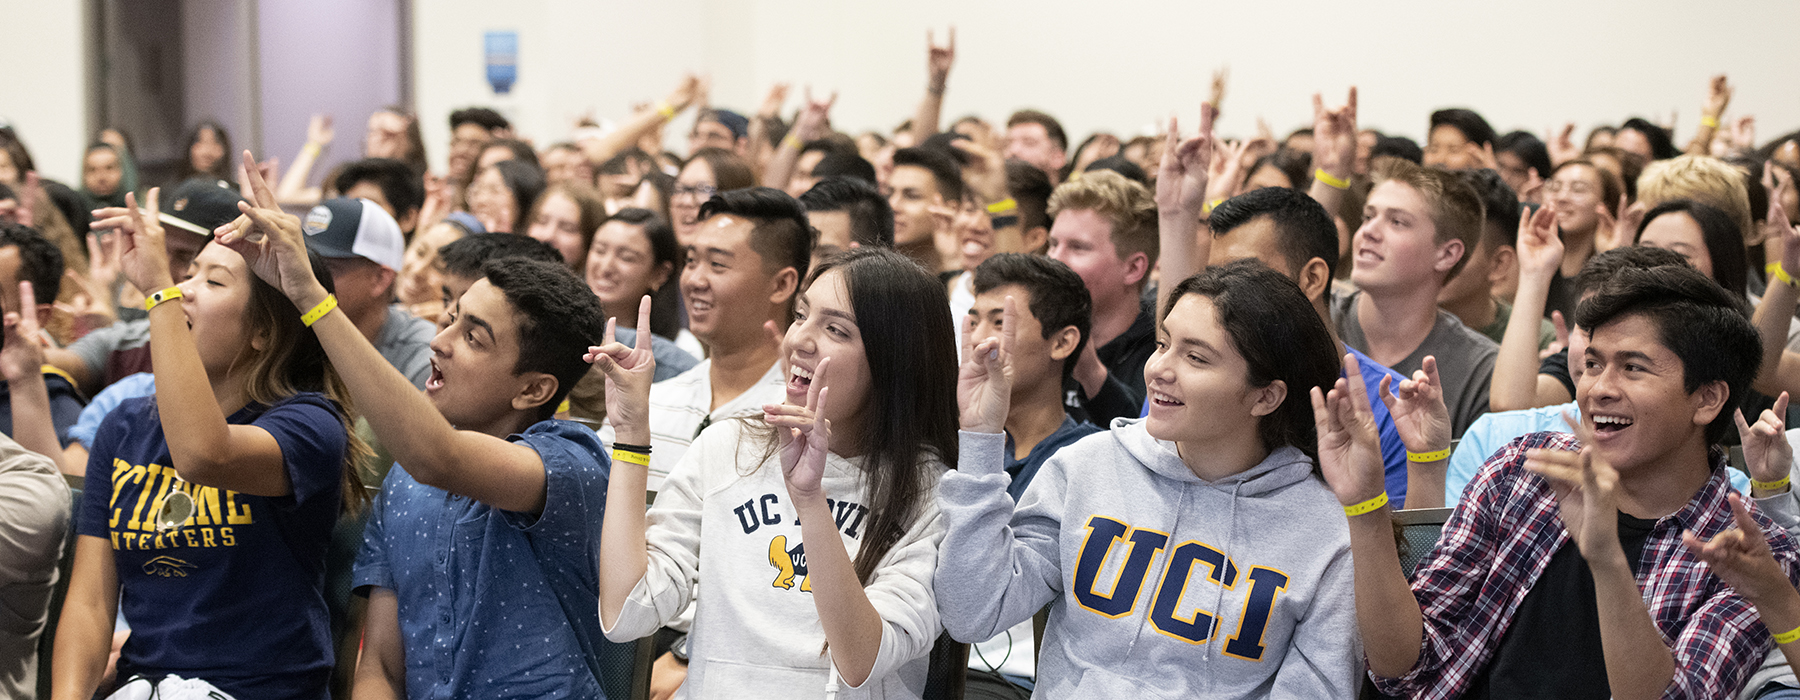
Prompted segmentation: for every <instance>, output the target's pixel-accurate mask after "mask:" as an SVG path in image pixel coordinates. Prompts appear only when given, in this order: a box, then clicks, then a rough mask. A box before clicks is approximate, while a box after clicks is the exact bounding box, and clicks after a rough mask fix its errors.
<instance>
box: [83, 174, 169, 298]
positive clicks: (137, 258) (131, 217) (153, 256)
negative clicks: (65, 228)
mask: <svg viewBox="0 0 1800 700" xmlns="http://www.w3.org/2000/svg"><path fill="white" fill-rule="evenodd" d="M161 196H162V190H161V188H157V187H152V188H150V191H149V192H146V193H144V208H143V209H139V208H138V205H137V195H135V194H133V193H130V192H126V193H125V206H123V207H107V208H105V209H97V210H95V211H94V219H95V221H94V223H93V224H92V228H94V229H100V230H114V231H117V233H115V234H113V235H115V236H119V237H121V238H122V240H123V244H124V250H123V251H122V252H121V253H120V254H119V268H120V269H121V270H124V272H125V279H126V280H128V281H130V282H131V284H132V286H134V287H137V288H138V289H140V290H142V291H143V292H144V293H146V294H148V293H152V292H155V291H157V290H160V289H164V288H167V287H171V286H174V284H175V280H174V278H173V277H172V276H171V275H170V274H169V256H168V252H167V250H166V249H164V248H163V227H162V222H161V221H159V220H157V215H158V212H159V209H158V205H157V202H158V200H159V199H160V198H161Z"/></svg>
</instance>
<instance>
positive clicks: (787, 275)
mask: <svg viewBox="0 0 1800 700" xmlns="http://www.w3.org/2000/svg"><path fill="white" fill-rule="evenodd" d="M799 289H800V271H799V270H795V269H794V268H791V267H784V268H781V270H780V271H778V272H776V273H775V276H774V277H773V278H771V279H770V280H769V303H770V304H774V305H776V306H782V305H785V304H787V303H788V302H791V301H793V299H794V294H795V293H796V292H797V291H799Z"/></svg>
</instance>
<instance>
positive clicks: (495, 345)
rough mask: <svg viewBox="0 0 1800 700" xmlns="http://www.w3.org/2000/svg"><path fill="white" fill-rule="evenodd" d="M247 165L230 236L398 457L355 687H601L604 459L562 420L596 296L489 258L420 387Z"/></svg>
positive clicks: (487, 691) (403, 691) (563, 279)
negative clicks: (351, 313) (371, 336)
mask: <svg viewBox="0 0 1800 700" xmlns="http://www.w3.org/2000/svg"><path fill="white" fill-rule="evenodd" d="M246 177H247V179H248V180H250V182H251V185H252V188H253V190H254V193H255V200H256V202H255V204H254V205H252V204H250V203H248V202H246V203H243V204H241V205H239V210H240V211H242V212H244V215H243V216H241V217H239V218H238V220H237V221H235V222H232V223H230V224H226V225H225V226H222V227H220V229H219V231H218V234H219V240H220V241H222V242H224V243H225V244H226V245H228V246H230V247H232V248H233V249H235V250H240V251H244V253H245V255H247V256H248V257H249V259H250V260H251V268H252V269H253V270H254V271H255V273H256V275H257V276H258V277H261V278H263V279H265V280H269V281H271V282H276V283H279V286H280V288H281V292H282V293H283V294H285V295H286V296H287V298H288V300H289V304H288V305H289V306H290V307H291V308H295V309H308V311H307V312H306V313H305V314H304V315H303V316H302V318H303V320H305V321H307V322H309V323H310V324H311V325H312V326H313V328H314V330H315V332H317V333H318V336H319V341H320V343H321V344H322V345H323V347H324V348H325V351H326V353H328V354H329V355H330V356H331V357H332V358H333V359H334V361H335V364H336V365H337V366H338V367H341V368H344V370H343V374H344V383H345V384H347V385H348V386H349V388H350V393H351V395H352V396H353V397H354V398H355V399H356V401H357V404H358V405H359V406H361V407H362V408H363V410H364V411H365V412H366V415H367V416H368V422H369V427H370V428H371V429H373V431H374V433H375V436H376V437H377V438H380V440H381V443H382V445H383V447H385V448H386V449H387V451H388V452H389V453H391V454H392V455H393V456H394V461H395V463H396V464H397V465H398V467H399V468H397V469H391V470H389V471H388V474H387V477H386V480H385V481H384V482H383V484H382V489H381V496H380V498H379V500H378V501H377V505H376V508H375V510H374V512H373V513H371V514H370V516H369V523H368V526H367V528H366V529H365V530H364V534H363V551H362V553H361V555H360V556H358V558H357V563H356V569H355V573H354V574H353V579H352V585H353V586H355V588H356V589H358V590H359V591H361V592H363V593H366V594H367V595H368V596H369V606H368V615H367V622H366V625H365V627H364V631H363V642H362V656H361V659H360V660H359V662H358V664H357V669H356V677H355V680H354V681H353V682H354V693H355V694H356V696H358V697H414V698H425V697H471V696H483V697H494V696H495V694H496V693H499V692H505V693H508V694H510V695H512V696H517V697H562V698H601V697H604V696H605V693H604V692H603V690H602V684H603V683H605V682H606V681H607V680H608V679H607V678H605V677H603V674H602V673H601V668H602V664H601V662H600V658H601V656H600V654H601V652H602V649H603V647H602V646H601V645H602V644H603V641H602V639H601V635H600V626H599V613H598V610H597V609H596V608H597V604H596V601H595V598H594V595H593V590H594V587H595V586H596V585H598V582H597V580H596V577H597V576H598V575H599V564H598V560H597V558H596V550H597V549H598V547H596V546H595V542H596V540H597V538H598V536H599V529H600V520H601V516H602V514H603V511H602V508H603V507H604V505H605V500H606V498H605V488H606V469H607V463H606V458H605V457H604V456H603V455H602V454H601V453H600V443H599V440H598V439H597V438H596V437H595V436H594V433H593V432H592V431H590V430H587V429H585V428H583V427H582V426H581V425H580V424H577V423H572V422H568V421H559V420H552V419H551V415H552V414H553V413H554V412H555V410H556V406H557V404H558V403H560V402H561V401H562V399H563V397H564V396H566V395H567V394H568V392H569V388H570V387H573V386H574V385H575V381H576V380H577V379H579V378H580V377H581V375H582V374H583V373H584V372H585V371H586V370H587V369H588V365H587V363H585V362H583V361H582V359H581V353H582V351H583V349H585V348H586V347H588V346H590V345H592V344H593V343H594V342H596V341H598V340H599V339H600V331H601V329H602V327H603V326H604V323H603V322H602V321H601V315H600V303H599V302H598V301H596V300H595V299H594V295H593V293H592V292H589V291H588V289H587V285H585V284H583V283H582V281H581V279H580V278H578V277H576V276H575V274H574V273H573V272H571V271H569V268H568V266H566V265H559V264H551V263H544V262H538V261H535V260H521V259H500V260H495V261H492V262H489V263H488V264H487V265H486V267H485V268H484V269H483V273H484V274H483V277H482V279H479V280H476V281H475V282H474V283H473V284H472V285H471V286H470V287H469V288H468V290H467V291H465V292H463V293H462V294H461V295H460V296H458V297H457V299H456V300H455V304H454V305H453V306H451V307H450V309H449V311H448V312H447V313H446V314H445V316H446V320H447V322H448V323H447V325H446V326H445V328H444V329H443V330H442V331H441V332H439V333H438V336H437V338H436V339H435V340H433V341H432V351H433V357H432V362H431V376H430V378H429V379H428V380H427V381H426V383H425V391H424V392H423V393H420V392H419V391H418V390H417V389H414V388H413V385H412V383H411V382H409V381H407V379H406V377H404V376H402V375H401V374H400V372H399V371H397V370H395V369H394V368H393V366H391V365H389V364H388V363H386V362H384V361H382V359H381V354H380V352H378V351H377V350H376V349H375V347H374V346H373V345H370V344H369V341H368V339H367V338H366V337H365V336H363V334H362V333H361V332H359V331H358V330H357V328H356V324H355V323H352V322H351V320H350V318H349V317H348V316H346V315H344V314H343V313H342V312H340V311H338V310H337V303H336V298H335V297H333V296H332V295H331V293H330V290H328V289H327V288H325V287H324V286H323V285H322V284H320V282H319V280H318V279H317V278H316V277H315V276H314V275H313V273H312V272H311V270H310V269H309V268H307V267H306V266H305V265H304V264H303V263H302V262H301V261H302V260H305V257H304V256H305V255H306V241H305V239H306V237H307V234H306V233H304V232H303V228H302V224H301V222H300V219H299V218H297V217H294V216H291V215H287V214H284V213H282V212H281V210H280V208H279V207H277V206H276V204H275V197H274V195H273V194H272V193H271V192H270V191H269V187H268V185H267V183H265V182H263V180H262V178H261V177H260V176H259V175H258V174H257V173H255V172H250V173H248V174H247V175H246ZM158 364H159V365H160V364H161V363H160V362H159V363H158ZM158 386H159V388H160V387H162V386H166V385H165V384H163V383H162V382H160V381H159V382H158ZM501 630H508V632H505V633H502V632H501ZM520 635H524V637H521V636H520ZM524 638H529V640H530V642H529V643H522V642H521V639H524Z"/></svg>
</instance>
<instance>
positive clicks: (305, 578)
mask: <svg viewBox="0 0 1800 700" xmlns="http://www.w3.org/2000/svg"><path fill="white" fill-rule="evenodd" d="M159 194H160V193H159V191H158V190H157V189H151V190H150V192H149V195H148V197H146V200H147V204H146V208H145V209H144V210H141V211H140V210H139V209H138V208H137V206H136V201H135V197H133V196H132V195H130V194H127V195H126V205H125V207H124V208H108V209H102V210H99V211H98V212H96V215H97V218H98V219H99V220H98V221H97V222H96V223H95V227H97V228H111V229H118V230H119V231H120V232H121V233H122V234H124V235H127V236H129V239H128V241H129V242H128V243H127V244H126V250H125V253H124V257H123V267H124V272H125V274H126V276H127V277H128V278H129V280H130V281H131V283H132V284H133V285H136V286H137V288H139V289H143V290H147V291H149V296H148V299H147V300H146V301H145V306H146V307H148V308H149V312H150V313H149V315H150V347H151V351H152V352H154V353H155V354H156V384H157V388H158V390H157V392H156V393H155V395H154V396H149V397H143V398H135V399H128V400H126V401H125V402H124V403H122V404H120V405H119V407H118V408H117V409H116V410H114V411H113V412H112V413H111V414H110V415H109V416H107V418H106V420H105V422H104V423H102V424H101V426H100V431H99V434H98V435H97V436H96V437H95V439H94V443H93V445H94V446H93V450H92V453H91V456H90V457H89V459H88V473H87V488H86V492H87V493H88V494H89V496H88V497H87V498H85V499H83V501H82V505H81V512H80V514H79V516H78V519H77V523H78V524H77V532H78V533H79V534H80V535H81V537H80V540H79V542H78V543H77V544H76V551H75V570H74V573H73V575H72V576H71V577H70V585H69V593H68V599H67V602H66V603H64V605H63V612H62V620H61V622H60V623H59V624H60V626H59V628H58V634H57V640H56V653H55V661H54V664H55V668H54V669H53V691H54V692H53V696H54V697H57V698H71V699H73V698H83V699H85V698H90V697H93V696H94V694H95V691H96V690H97V689H100V688H98V686H99V684H100V680H101V675H102V673H103V672H104V671H105V668H106V663H107V655H108V652H109V651H110V650H111V646H112V636H113V620H114V618H115V615H116V613H117V612H119V608H121V607H122V608H123V612H124V616H125V622H126V623H127V624H129V625H130V626H131V638H130V639H129V640H128V641H127V642H126V643H125V647H124V649H123V650H122V651H121V652H120V655H119V662H118V669H119V672H118V678H120V679H123V680H124V683H123V687H122V688H121V689H120V690H119V692H120V693H122V694H126V695H127V696H129V697H145V696H147V695H150V694H151V693H152V689H155V691H156V692H159V693H161V694H163V695H165V696H170V695H176V696H181V695H179V694H181V693H194V694H195V695H192V696H190V697H198V696H200V695H203V694H204V693H206V692H218V693H223V694H225V695H228V696H230V697H237V698H296V699H298V698H306V699H308V700H318V699H320V698H324V697H326V694H327V688H326V685H327V683H328V682H329V681H330V678H331V667H332V653H331V638H330V629H329V626H328V624H327V617H326V611H325V598H324V592H323V588H324V583H325V548H326V544H327V542H328V540H329V538H330V535H331V528H332V525H333V524H334V523H336V522H337V518H338V511H339V509H340V508H342V507H344V506H345V505H347V504H355V503H357V502H358V501H359V500H360V498H361V492H362V484H361V482H360V480H358V479H357V477H356V475H355V472H354V471H353V469H352V468H351V465H352V464H353V461H354V460H353V459H352V458H353V457H354V456H355V455H356V454H357V453H358V452H361V451H363V449H364V448H363V445H362V443H361V441H359V440H357V439H356V438H355V437H354V434H353V433H352V432H350V429H349V425H350V422H351V420H352V416H351V414H350V411H349V408H348V402H347V401H346V399H345V396H344V391H343V387H342V384H341V383H340V382H339V381H338V377H337V374H336V373H335V371H334V370H333V367H332V364H331V361H330V360H329V358H327V356H326V354H325V351H324V350H323V349H322V348H321V346H320V343H319V338H318V336H316V335H315V334H314V332H313V330H311V329H309V328H308V327H307V324H305V323H304V322H303V319H302V318H301V315H300V312H299V311H296V310H294V308H293V305H291V304H289V303H287V301H286V300H285V299H283V298H282V296H281V291H280V290H279V289H276V288H275V287H273V286H270V285H269V284H267V283H265V282H264V281H263V280H262V279H260V278H259V277H257V276H256V275H255V274H254V273H252V272H251V269H250V265H249V264H248V263H247V262H246V261H245V259H244V257H243V256H242V255H239V254H238V253H237V252H235V251H233V250H232V249H231V248H229V247H226V246H223V245H208V246H206V247H205V248H204V249H203V250H201V251H200V254H199V256H197V257H196V258H195V259H194V263H193V264H194V275H193V277H191V278H190V279H188V280H187V281H186V282H183V283H182V284H181V285H180V286H176V285H175V284H174V283H173V277H172V276H171V274H170V270H169V259H168V258H167V257H166V256H165V255H164V254H163V228H162V224H161V223H160V222H159V221H158V219H157V211H158V206H157V204H158V202H157V198H158V196H159ZM293 265H294V266H295V267H296V268H300V269H305V270H307V271H308V274H309V275H317V276H318V277H319V278H320V279H321V280H322V281H321V282H320V283H318V284H320V286H321V287H323V288H326V289H329V285H330V276H329V273H327V272H325V271H324V265H323V263H322V262H321V261H320V259H319V258H318V257H317V256H313V255H308V254H306V252H305V251H304V249H302V250H301V251H300V255H299V256H298V257H296V258H295V259H294V261H293ZM27 308H29V307H27ZM14 335H15V337H13V338H9V341H13V342H10V343H9V345H10V344H15V343H17V342H22V341H21V340H20V338H18V337H16V336H17V335H18V334H17V333H15V334H14ZM376 361H377V362H378V363H379V358H377V360H376ZM380 364H383V365H384V366H385V363H380ZM165 417H167V418H168V420H166V421H165V420H164V418H165ZM100 690H106V691H108V692H110V691H111V690H112V689H100Z"/></svg>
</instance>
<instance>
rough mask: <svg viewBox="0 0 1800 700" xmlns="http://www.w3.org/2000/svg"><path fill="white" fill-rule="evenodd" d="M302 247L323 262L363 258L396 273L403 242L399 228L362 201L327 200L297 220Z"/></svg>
mask: <svg viewBox="0 0 1800 700" xmlns="http://www.w3.org/2000/svg"><path fill="white" fill-rule="evenodd" d="M300 230H301V231H304V232H305V233H306V247H308V248H311V249H312V250H313V251H314V252H316V253H318V254H319V257H323V258H363V259H365V260H369V261H372V262H374V263H375V264H377V265H381V266H382V267H385V268H388V269H390V270H394V271H396V272H398V271H399V270H400V267H401V265H402V260H403V257H402V256H403V255H404V251H405V248H406V239H405V237H404V236H402V235H401V234H400V224H399V223H397V222H395V221H394V217H393V216H392V215H390V214H388V213H387V210H386V209H382V208H381V207H380V206H379V205H377V204H375V203H374V202H371V201H369V200H366V199H346V198H339V199H327V200H325V201H323V202H320V203H319V205H318V206H316V207H313V208H312V211H309V212H307V213H306V218H305V219H302V220H301V224H300Z"/></svg>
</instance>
